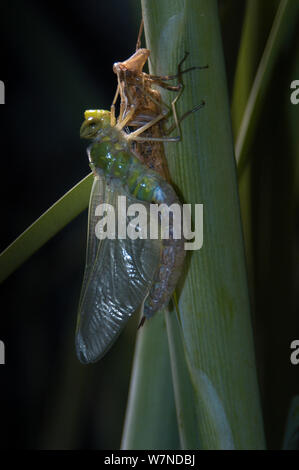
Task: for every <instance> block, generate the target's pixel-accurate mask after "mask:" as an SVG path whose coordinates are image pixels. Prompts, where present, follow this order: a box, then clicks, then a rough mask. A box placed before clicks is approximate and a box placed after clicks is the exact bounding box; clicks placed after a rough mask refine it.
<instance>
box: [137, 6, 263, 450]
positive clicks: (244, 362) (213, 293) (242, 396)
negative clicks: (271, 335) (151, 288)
mask: <svg viewBox="0 0 299 470" xmlns="http://www.w3.org/2000/svg"><path fill="white" fill-rule="evenodd" d="M142 6H143V14H144V21H145V33H146V38H147V46H148V48H149V49H150V50H151V72H153V73H155V74H165V73H174V72H175V70H176V67H177V64H178V63H179V61H180V59H181V58H182V57H183V56H184V52H185V51H189V52H190V57H191V61H190V62H191V65H205V64H208V65H209V69H208V70H205V71H193V72H192V73H190V74H188V76H186V77H185V79H184V80H185V84H186V88H185V90H184V94H183V97H182V99H181V103H180V105H181V108H182V109H183V111H186V110H188V109H192V108H193V107H194V105H196V104H198V103H200V102H201V100H202V99H204V100H205V103H206V106H205V107H204V109H203V110H201V111H199V112H198V113H196V114H194V115H192V116H191V117H189V118H188V120H187V119H186V121H184V122H183V123H182V131H183V142H182V143H181V144H179V145H174V144H168V145H167V156H168V161H169V166H170V170H171V175H172V176H173V180H174V184H175V185H176V186H177V187H178V188H179V189H180V190H181V192H182V195H183V199H184V201H186V202H188V203H192V204H196V203H203V204H204V245H203V248H202V249H201V250H200V251H195V252H193V253H192V256H190V265H189V267H188V269H186V273H185V275H186V279H185V283H184V286H183V290H182V293H181V296H180V301H179V307H180V314H181V322H182V335H183V338H184V343H185V350H186V354H187V363H188V364H189V372H190V375H191V379H192V382H193V386H194V388H195V394H196V415H197V424H198V429H199V442H198V445H199V443H200V445H201V447H202V448H204V449H231V448H235V449H253V448H264V445H265V444H264V434H263V424H262V416H261V409H260V400H259V392H258V386H257V377H256V369H255V359H254V351H253V340H252V330H251V323H250V308H249V300H248V289H247V279H246V269H245V258H244V247H243V239H242V231H241V222H240V210H239V200H238V191H237V183H236V169H235V160H234V152H233V139H232V132H231V122H230V115H229V103H228V95H227V86H226V77H225V67H224V60H223V51H222V43H221V34H220V28H219V20H218V11H217V2H216V1H215V0H196V1H195V0H186V1H183V0H174V1H172V2H171V4H170V3H168V2H167V3H166V2H158V1H153V0H152V1H148V0H143V2H142ZM187 65H188V66H189V65H190V63H189V64H187ZM187 65H186V66H187ZM165 99H166V98H165ZM194 411H195V410H194Z"/></svg>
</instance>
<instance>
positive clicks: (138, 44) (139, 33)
mask: <svg viewBox="0 0 299 470" xmlns="http://www.w3.org/2000/svg"><path fill="white" fill-rule="evenodd" d="M143 26H144V22H143V18H142V19H141V22H140V26H139V32H138V37H137V42H136V52H137V51H138V49H140V48H141V36H142V33H143Z"/></svg>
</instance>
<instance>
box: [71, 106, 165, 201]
mask: <svg viewBox="0 0 299 470" xmlns="http://www.w3.org/2000/svg"><path fill="white" fill-rule="evenodd" d="M90 114H91V115H90ZM85 118H86V119H85V121H84V122H83V124H82V126H81V130H80V135H81V137H83V138H87V139H90V140H92V143H91V145H90V146H89V148H88V156H89V160H90V164H91V167H92V169H93V171H96V172H99V173H100V174H102V175H103V176H104V177H106V178H111V179H115V180H118V181H119V182H121V184H122V185H123V186H124V187H127V189H128V191H129V192H130V194H131V195H132V196H134V197H136V199H139V200H141V201H149V202H164V199H165V197H164V192H163V190H162V188H161V185H162V186H164V184H163V183H165V182H164V180H163V179H162V178H161V177H160V176H159V175H158V174H157V173H156V172H154V171H152V170H149V169H148V168H147V167H145V165H143V164H142V163H141V162H140V160H139V159H138V158H137V157H136V156H135V155H134V154H133V153H132V152H131V151H130V149H129V145H128V142H127V140H126V136H125V134H124V133H123V131H121V130H119V129H118V128H117V127H115V126H111V124H110V113H109V111H102V110H94V111H86V113H85Z"/></svg>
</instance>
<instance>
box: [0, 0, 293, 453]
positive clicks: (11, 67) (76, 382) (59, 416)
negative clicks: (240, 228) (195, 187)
mask: <svg viewBox="0 0 299 470" xmlns="http://www.w3.org/2000/svg"><path fill="white" fill-rule="evenodd" d="M232 6H233V13H234V14H233V15H231V12H232V9H231V8H232ZM244 6H245V2H240V1H238V0H223V1H221V2H220V15H221V24H222V34H223V40H224V53H225V60H226V65H227V75H228V87H229V93H230V95H231V93H232V86H233V77H234V72H235V65H236V58H237V52H238V47H239V39H240V33H241V28H242V21H243V14H244ZM1 10H2V11H1V17H0V25H1V27H0V35H1V45H2V47H1V63H0V79H1V80H3V81H4V83H5V100H6V104H5V105H3V106H0V126H1V141H0V149H1V247H0V248H1V250H2V249H4V248H5V247H6V246H7V245H8V244H9V243H11V242H12V241H13V240H14V239H15V237H16V236H18V235H19V234H20V233H21V232H22V231H23V230H25V229H26V228H27V227H28V225H30V224H31V223H32V222H34V220H35V219H36V218H37V217H39V216H40V215H41V214H42V213H43V212H44V211H45V210H46V209H47V208H48V207H49V206H50V205H51V204H53V203H54V202H55V201H56V200H57V199H58V198H59V197H61V196H62V195H63V194H64V193H65V192H66V191H67V190H69V189H70V188H71V187H72V186H73V185H74V184H76V183H77V182H78V181H80V180H81V179H82V178H83V177H84V176H85V175H86V174H87V173H88V172H89V167H88V162H87V157H86V151H85V147H86V143H85V142H81V141H80V138H79V129H80V125H81V123H82V119H83V112H84V110H85V109H88V108H104V109H109V108H110V105H111V101H112V99H113V96H114V93H115V88H116V77H115V75H114V73H113V71H112V65H113V63H114V62H116V61H119V60H124V59H126V58H128V57H129V56H130V55H131V54H132V53H133V52H134V50H135V44H136V38H137V33H138V28H139V22H140V18H141V12H140V5H139V1H137V0H135V1H134V0H131V1H127V2H125V1H123V0H119V1H117V0H110V1H109V2H99V1H98V0H87V1H85V2H70V1H68V0H67V1H64V2H60V3H55V2H38V1H37V0H36V1H33V0H29V1H21V0H18V1H13V2H9V3H8V2H6V3H5V4H3V5H2V6H1ZM270 20H271V18H270V19H269V21H268V23H267V22H266V21H265V22H264V24H263V25H260V28H261V30H262V31H260V30H259V29H257V34H262V35H264V37H267V34H268V32H269V27H270V25H271V21H270ZM292 47H293V49H292ZM292 47H290V49H289V50H288V51H287V53H286V55H285V56H284V58H283V59H282V61H281V63H280V65H279V67H278V68H277V70H276V76H275V77H276V78H275V84H276V86H277V81H279V80H280V85H281V87H282V88H283V87H285V86H287V89H288V87H289V82H290V80H289V78H290V75H289V71H290V67H291V65H292V60H291V58H292V57H293V55H294V47H295V46H294V45H293V46H292ZM199 63H200V61H199ZM281 71H283V72H281ZM295 78H296V77H293V78H292V79H295ZM297 78H298V77H297ZM268 95H269V99H268V101H269V102H268V104H267V106H268V107H267V112H266V115H265V116H264V118H263V122H264V127H263V131H260V135H258V136H257V138H256V141H255V149H256V152H255V154H256V156H257V157H258V152H260V156H261V155H264V156H266V157H267V158H265V159H264V160H263V162H264V163H263V166H262V169H261V167H260V166H258V167H257V168H256V170H254V171H255V172H256V175H257V176H256V178H255V180H254V184H255V191H254V192H253V194H254V197H253V215H254V221H255V227H256V229H255V232H254V234H253V240H254V256H255V258H256V259H257V260H258V262H256V263H255V267H254V269H255V271H256V273H255V274H256V276H255V284H254V286H253V289H254V299H255V300H254V307H255V308H254V323H255V328H256V337H257V345H258V366H259V374H260V375H259V377H260V382H261V387H262V398H263V406H264V415H265V417H266V430H267V437H268V442H269V443H270V446H271V447H276V448H278V447H280V446H281V438H282V429H283V426H284V422H285V417H286V410H287V406H288V404H289V400H290V397H291V396H292V395H293V394H294V393H296V392H297V393H298V372H297V371H296V370H295V368H294V367H292V366H290V365H289V358H288V356H289V344H290V341H291V340H293V339H295V338H296V334H297V338H298V337H299V331H298V320H296V318H297V317H296V312H297V311H298V309H297V307H298V298H297V297H298V296H296V295H294V292H296V288H295V286H296V282H294V279H295V281H296V280H297V278H298V275H297V273H295V277H294V261H293V253H294V251H295V252H296V250H297V248H298V247H297V244H294V243H293V242H292V243H291V246H292V249H291V248H290V244H288V237H287V235H286V236H285V239H284V238H282V243H280V245H279V247H278V246H277V244H276V242H277V238H275V237H274V236H273V235H275V234H274V231H275V220H276V213H271V210H270V215H269V220H267V221H266V222H265V220H264V218H263V217H262V215H261V212H260V211H259V210H258V209H259V208H260V205H261V201H264V195H265V194H266V196H265V198H266V203H268V205H269V207H270V209H271V208H272V209H273V207H274V205H273V203H272V202H271V201H273V200H275V201H276V202H278V203H279V204H280V206H279V207H281V210H282V214H285V212H284V211H285V207H290V205H292V202H291V201H290V200H289V199H288V198H289V192H286V193H283V195H282V196H283V197H284V199H281V193H280V194H279V197H278V198H277V197H276V199H275V196H277V195H276V193H275V191H276V188H277V185H279V177H280V178H281V175H283V178H284V179H285V187H289V186H290V184H293V179H292V174H293V173H292V172H293V170H294V169H293V162H292V159H291V158H289V159H288V158H287V155H289V153H291V150H289V149H288V148H287V144H286V135H287V134H288V128H287V126H288V125H287V123H285V125H284V126H282V125H281V122H282V121H283V119H279V116H282V114H281V113H282V111H280V103H279V102H274V103H273V99H271V98H272V97H273V94H272V93H271V91H270V92H269V94H268ZM274 110H275V113H274V112H273V111H274ZM283 122H284V121H283ZM273 129H274V130H276V135H273V134H274V133H273ZM277 133H278V134H277ZM273 139H274V142H273ZM268 142H272V148H275V150H274V151H273V152H272V151H271V152H268ZM288 151H289V153H288ZM282 155H283V157H284V160H283V161H284V164H283V165H281V161H282ZM260 160H261V159H260V158H259V159H258V158H256V161H260ZM253 168H255V167H253ZM282 168H283V170H282ZM266 177H267V178H268V180H266V183H267V184H266V185H265V178H266ZM265 191H266V192H265ZM267 201H268V202H267ZM292 207H293V206H292ZM294 213H295V214H298V211H295V210H294V208H293V212H292V214H291V215H290V214H289V213H288V218H287V222H288V223H289V221H290V220H291V221H292V222H291V225H292V234H293V236H296V237H297V235H298V225H299V224H298V216H296V217H295V218H294V217H293V214H294ZM283 217H284V215H283ZM296 221H297V222H296ZM282 222H283V223H284V221H282ZM86 225H87V211H85V212H84V213H83V214H81V215H80V216H79V217H77V218H76V219H75V220H74V221H73V222H72V223H70V224H69V225H68V226H67V227H66V228H65V229H64V230H62V231H61V232H60V233H59V234H57V235H56V236H55V237H54V238H53V239H52V240H50V241H49V242H48V243H47V244H46V245H45V246H44V247H43V248H41V249H40V250H39V251H38V252H37V253H36V254H35V255H34V256H32V257H31V258H30V259H29V260H28V261H27V262H26V263H24V265H23V266H22V267H21V268H19V269H18V270H17V271H16V272H15V273H14V274H12V275H11V276H10V278H9V279H7V280H6V281H5V282H4V283H3V284H2V285H1V304H0V305H1V320H0V339H1V340H3V341H4V343H5V345H6V365H5V366H2V367H1V368H0V423H1V426H0V433H1V436H0V447H1V448H2V449H7V448H16V449H19V448H31V449H81V448H102V449H113V448H118V447H119V443H120V437H121V431H122V424H123V420H124V413H125V406H126V400H127V393H128V386H129V379H130V370H131V364H132V354H133V349H134V340H135V332H136V320H134V319H133V320H132V321H130V323H129V325H128V327H127V328H126V330H125V331H124V333H123V334H122V335H121V337H120V338H119V340H118V341H117V343H116V344H115V346H113V348H112V349H111V351H110V352H109V354H107V355H106V356H105V357H104V358H103V359H102V360H101V361H100V362H99V363H97V364H96V365H92V366H82V365H81V364H80V363H79V362H78V360H77V358H76V356H75V350H74V330H75V322H76V310H77V304H78V299H79V293H80V286H81V281H82V276H83V269H84V258H85V246H86ZM260 233H262V238H261V237H260ZM288 233H290V232H288ZM268 237H269V238H268ZM297 239H298V237H297ZM261 240H262V241H261ZM269 240H270V241H271V242H270V245H269ZM275 240H276V242H275ZM284 243H285V244H287V245H288V246H287V248H286V249H285V248H284V245H283V244H284ZM269 246H270V247H271V248H272V251H271V250H270V248H269ZM265 250H266V253H265ZM297 252H298V250H297ZM273 270H274V271H273ZM269 276H270V278H271V276H272V277H273V279H275V283H274V285H273V282H270V281H269ZM285 276H286V277H287V280H285V282H283V283H281V282H280V281H281V279H282V278H284V279H285ZM271 279H272V278H271ZM273 279H272V280H273ZM273 289H274V290H275V293H273ZM288 289H289V290H288ZM285 299H287V302H285ZM286 313H287V314H289V315H290V321H289V322H288V321H287V322H286V328H284V333H281V334H280V333H277V331H278V330H279V327H280V321H281V315H285V314H286ZM261 314H262V316H261ZM269 325H270V330H269ZM273 325H274V326H273ZM263 345H265V346H263ZM271 351H273V355H272V353H271ZM275 356H276V358H277V360H275ZM277 361H278V362H277ZM282 362H283V364H284V365H282ZM279 364H280V365H279ZM285 364H287V366H285ZM280 367H281V369H280ZM298 367H299V366H298ZM281 371H282V372H281ZM267 374H268V375H267ZM273 387H275V393H274V394H273ZM277 388H278V390H277ZM277 400H281V401H277ZM269 403H270V405H269ZM269 406H270V408H269ZM276 408H278V412H277V414H275V413H276V411H275V410H276ZM276 427H277V429H279V430H278V431H277V430H276Z"/></svg>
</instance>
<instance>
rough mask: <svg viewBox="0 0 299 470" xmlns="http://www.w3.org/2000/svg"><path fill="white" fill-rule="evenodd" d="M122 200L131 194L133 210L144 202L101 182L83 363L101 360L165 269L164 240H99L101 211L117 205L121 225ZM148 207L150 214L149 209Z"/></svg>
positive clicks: (85, 295) (83, 319)
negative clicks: (161, 268)
mask: <svg viewBox="0 0 299 470" xmlns="http://www.w3.org/2000/svg"><path fill="white" fill-rule="evenodd" d="M118 196H126V204H127V207H128V205H129V204H130V203H132V202H133V203H136V202H138V203H140V201H137V200H136V199H134V198H132V197H130V196H129V195H128V194H126V193H125V192H124V190H123V189H121V188H117V189H116V188H111V186H110V185H108V184H107V183H106V182H105V180H104V179H103V178H101V177H98V178H95V181H94V184H93V187H92V192H91V197H90V204H89V215H88V238H87V253H86V266H85V273H84V278H83V285H82V290H81V295H80V301H79V313H78V321H77V329H76V351H77V355H78V358H79V360H80V361H81V362H83V363H88V362H95V361H97V360H98V359H100V358H101V357H102V356H103V355H104V354H105V353H106V351H107V350H108V349H109V348H110V346H111V345H112V344H113V342H114V341H115V339H116V338H117V336H118V335H119V333H120V332H121V330H122V328H123V327H124V325H125V324H126V322H127V320H128V319H129V317H130V316H131V315H132V314H133V313H134V312H135V311H137V310H139V309H140V308H141V307H142V305H143V303H144V300H145V299H146V297H147V295H148V292H149V290H150V288H151V285H152V282H153V279H154V277H155V274H156V272H157V269H158V268H159V263H160V256H161V242H160V241H159V240H150V239H149V238H148V239H139V238H138V239H136V240H131V239H130V238H128V237H127V238H126V239H124V240H122V239H119V238H117V237H116V238H115V239H114V240H109V239H108V238H106V239H104V240H99V239H98V238H97V237H96V235H95V228H96V223H97V222H98V217H95V209H96V207H97V206H98V205H99V204H101V203H103V202H105V203H109V204H111V205H112V206H113V207H114V210H115V220H116V221H117V220H118V210H117V207H118V206H117V202H118V200H117V197H118ZM144 206H145V207H147V210H148V205H144ZM127 222H128V219H127Z"/></svg>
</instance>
